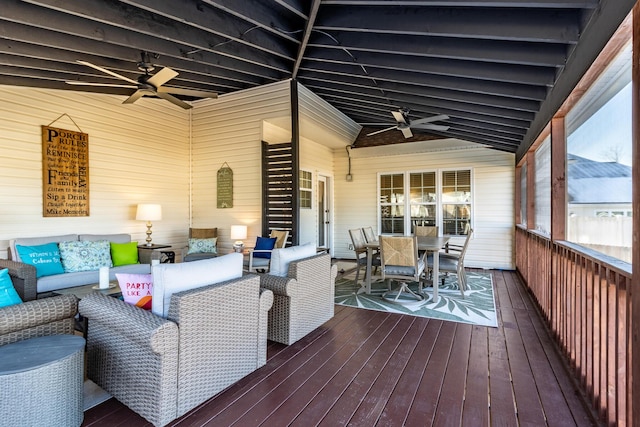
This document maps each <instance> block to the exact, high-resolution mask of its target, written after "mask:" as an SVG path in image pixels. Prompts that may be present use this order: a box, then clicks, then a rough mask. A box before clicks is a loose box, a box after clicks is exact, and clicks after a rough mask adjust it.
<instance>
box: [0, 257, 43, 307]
mask: <svg viewBox="0 0 640 427" xmlns="http://www.w3.org/2000/svg"><path fill="white" fill-rule="evenodd" d="M1 268H6V269H8V270H9V276H10V277H11V281H12V282H13V287H14V288H15V290H16V291H17V292H18V295H20V298H21V299H22V301H31V300H34V299H36V296H37V293H38V279H37V278H36V267H35V266H33V265H30V264H25V263H23V262H18V261H13V260H10V259H0V269H1Z"/></svg>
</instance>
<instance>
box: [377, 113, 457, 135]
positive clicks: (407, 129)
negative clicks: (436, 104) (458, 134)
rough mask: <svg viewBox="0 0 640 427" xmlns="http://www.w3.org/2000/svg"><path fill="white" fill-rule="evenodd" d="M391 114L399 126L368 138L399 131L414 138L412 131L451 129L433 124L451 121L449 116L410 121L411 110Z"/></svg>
mask: <svg viewBox="0 0 640 427" xmlns="http://www.w3.org/2000/svg"><path fill="white" fill-rule="evenodd" d="M391 114H393V117H394V118H395V119H396V122H398V124H396V125H395V126H390V127H388V128H385V129H381V130H378V131H375V132H371V133H368V134H367V136H372V135H377V134H379V133H382V132H386V131H389V130H394V129H397V130H399V131H401V132H402V134H403V135H404V137H405V138H411V137H412V136H413V132H411V129H424V130H435V131H442V132H444V131H446V130H448V129H449V126H445V125H436V124H433V122H437V121H440V120H447V119H449V116H447V115H446V114H439V115H437V116H431V117H425V118H423V119H417V120H409V110H405V109H400V110H398V111H392V112H391Z"/></svg>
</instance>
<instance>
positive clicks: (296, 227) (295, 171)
mask: <svg viewBox="0 0 640 427" xmlns="http://www.w3.org/2000/svg"><path fill="white" fill-rule="evenodd" d="M290 91H291V95H290V96H291V155H292V159H291V179H292V181H293V182H292V184H293V200H292V201H291V203H292V204H293V206H292V210H293V216H292V218H291V222H292V224H291V230H293V233H292V234H293V235H292V236H291V244H292V245H294V246H295V245H298V244H299V243H300V241H299V240H300V221H299V220H298V219H299V218H300V197H299V196H300V179H299V176H298V175H299V174H300V173H299V172H300V106H299V104H298V103H299V102H300V100H299V98H298V81H297V80H296V79H291V90H290Z"/></svg>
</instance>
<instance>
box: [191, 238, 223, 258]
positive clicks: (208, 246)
mask: <svg viewBox="0 0 640 427" xmlns="http://www.w3.org/2000/svg"><path fill="white" fill-rule="evenodd" d="M217 241H218V238H217V237H211V238H209V239H189V250H188V251H187V254H215V253H218V251H217V248H216V242H217Z"/></svg>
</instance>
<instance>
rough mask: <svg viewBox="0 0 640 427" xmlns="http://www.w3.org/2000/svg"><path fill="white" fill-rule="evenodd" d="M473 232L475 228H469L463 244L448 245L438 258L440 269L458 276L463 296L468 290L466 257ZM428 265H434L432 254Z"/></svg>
mask: <svg viewBox="0 0 640 427" xmlns="http://www.w3.org/2000/svg"><path fill="white" fill-rule="evenodd" d="M472 234H473V229H472V228H469V231H468V232H467V238H466V239H465V241H464V244H463V245H462V246H457V245H453V244H451V245H447V247H446V248H445V252H441V253H440V254H439V255H440V257H439V258H438V260H439V262H438V271H439V272H440V273H445V274H455V275H456V276H457V277H458V288H459V289H460V293H461V294H462V297H463V298H464V293H465V291H466V290H467V274H466V272H465V271H464V257H465V255H466V253H467V249H468V248H469V241H470V240H471V235H472ZM427 265H428V267H429V268H432V267H433V256H432V255H429V256H428V257H427ZM433 280H438V278H437V277H434V278H433ZM442 286H444V277H442Z"/></svg>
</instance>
